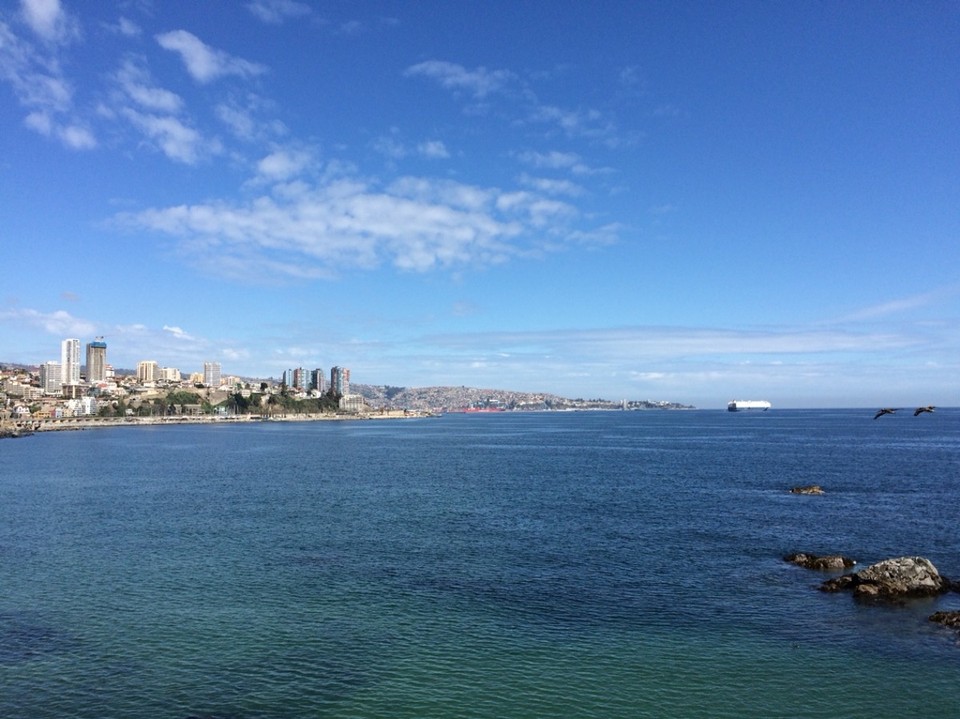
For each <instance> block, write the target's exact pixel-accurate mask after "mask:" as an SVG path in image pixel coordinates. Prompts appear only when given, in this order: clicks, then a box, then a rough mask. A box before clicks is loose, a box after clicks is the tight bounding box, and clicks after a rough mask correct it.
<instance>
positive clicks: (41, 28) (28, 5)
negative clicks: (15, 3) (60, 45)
mask: <svg viewBox="0 0 960 719" xmlns="http://www.w3.org/2000/svg"><path fill="white" fill-rule="evenodd" d="M20 15H21V17H22V18H23V21H24V22H25V23H26V24H27V25H28V26H29V27H30V29H31V30H33V32H35V33H36V34H37V35H38V36H39V37H41V38H42V39H43V40H45V41H47V42H65V41H67V40H71V39H74V38H76V37H78V36H79V34H80V26H79V24H78V23H77V21H76V20H75V19H74V18H73V17H72V16H71V15H70V14H68V13H67V12H66V11H65V10H64V9H63V6H62V5H61V4H60V0H21V2H20Z"/></svg>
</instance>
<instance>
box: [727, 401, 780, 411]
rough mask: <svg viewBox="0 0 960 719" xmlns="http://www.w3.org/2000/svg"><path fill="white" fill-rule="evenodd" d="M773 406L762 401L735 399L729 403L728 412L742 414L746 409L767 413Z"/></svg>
mask: <svg viewBox="0 0 960 719" xmlns="http://www.w3.org/2000/svg"><path fill="white" fill-rule="evenodd" d="M771 406H772V405H771V404H770V403H769V402H767V401H766V400H762V399H735V400H733V401H732V402H728V403H727V411H728V412H742V411H743V410H745V409H759V410H763V411H764V412H766V411H767V410H768V409H770V407H771Z"/></svg>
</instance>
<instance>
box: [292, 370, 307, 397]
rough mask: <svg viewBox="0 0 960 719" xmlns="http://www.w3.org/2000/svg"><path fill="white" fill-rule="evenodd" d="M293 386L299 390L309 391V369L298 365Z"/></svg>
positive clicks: (294, 372)
mask: <svg viewBox="0 0 960 719" xmlns="http://www.w3.org/2000/svg"><path fill="white" fill-rule="evenodd" d="M293 387H294V389H296V390H297V392H306V391H307V371H306V370H305V369H304V368H303V367H297V368H296V369H295V370H294V371H293Z"/></svg>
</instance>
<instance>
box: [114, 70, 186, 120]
mask: <svg viewBox="0 0 960 719" xmlns="http://www.w3.org/2000/svg"><path fill="white" fill-rule="evenodd" d="M116 80H117V82H118V83H119V85H120V87H121V88H122V89H123V91H124V92H125V93H126V94H127V96H128V97H130V99H131V100H133V101H134V102H136V103H137V104H139V105H140V106H141V107H144V108H146V109H147V110H153V111H157V112H165V113H171V114H175V113H178V112H180V109H181V108H182V107H183V100H182V99H181V98H180V96H179V95H177V94H176V93H175V92H171V91H170V90H165V89H164V88H161V87H156V86H155V85H154V84H153V79H152V78H151V77H150V73H149V72H147V70H146V69H144V68H143V67H141V66H139V65H138V64H137V63H136V62H134V60H132V59H131V58H127V59H126V60H124V62H123V64H122V65H121V66H120V69H119V70H118V71H117V74H116Z"/></svg>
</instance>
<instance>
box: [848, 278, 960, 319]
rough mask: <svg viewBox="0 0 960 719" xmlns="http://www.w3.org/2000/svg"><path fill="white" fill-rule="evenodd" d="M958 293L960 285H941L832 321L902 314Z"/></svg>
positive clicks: (959, 292) (865, 308)
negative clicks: (931, 289)
mask: <svg viewBox="0 0 960 719" xmlns="http://www.w3.org/2000/svg"><path fill="white" fill-rule="evenodd" d="M958 294H960V287H958V286H949V287H941V288H938V289H936V290H933V291H931V292H923V293H921V294H917V295H912V296H910V297H899V298H897V299H894V300H889V301H887V302H881V303H880V304H876V305H873V306H871V307H864V308H863V309H860V310H857V311H855V312H851V313H850V314H848V315H844V316H843V317H840V318H838V319H836V320H834V321H835V322H837V323H845V322H862V321H865V320H873V319H879V318H881V317H888V316H890V315H896V314H902V313H905V312H909V311H910V310H915V309H919V308H922V307H927V306H929V305H933V304H936V303H939V302H942V301H944V300H946V299H948V298H950V297H955V296H956V295H958Z"/></svg>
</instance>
